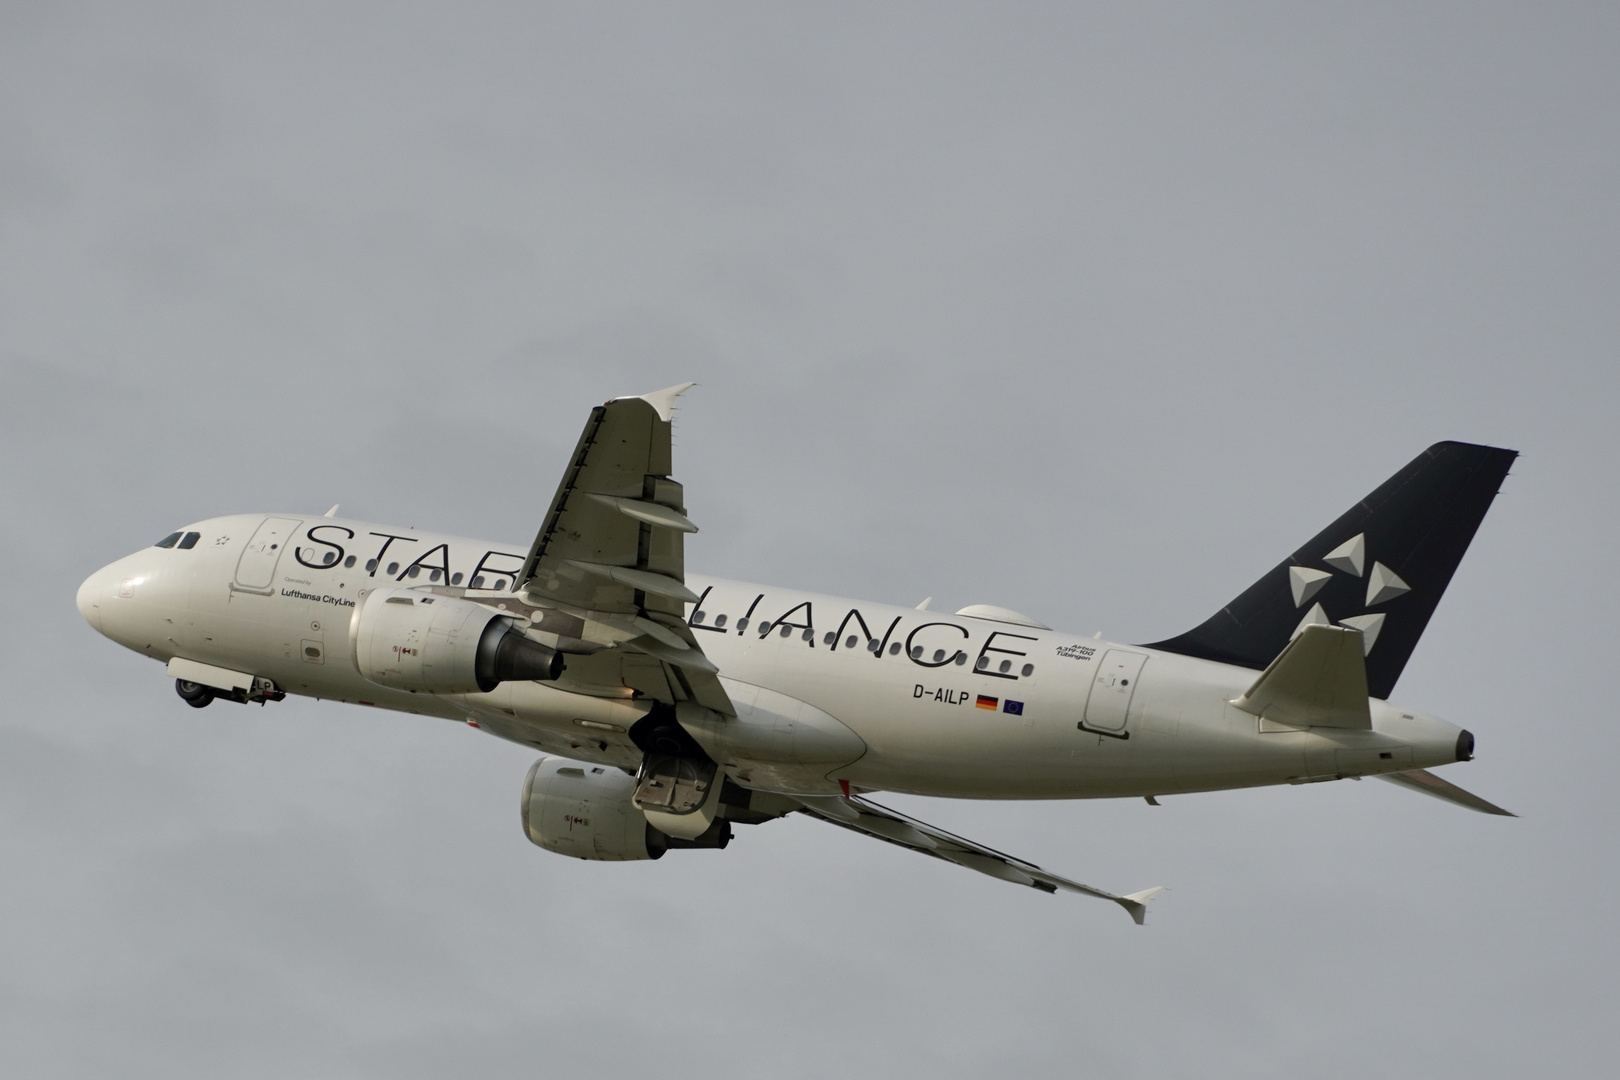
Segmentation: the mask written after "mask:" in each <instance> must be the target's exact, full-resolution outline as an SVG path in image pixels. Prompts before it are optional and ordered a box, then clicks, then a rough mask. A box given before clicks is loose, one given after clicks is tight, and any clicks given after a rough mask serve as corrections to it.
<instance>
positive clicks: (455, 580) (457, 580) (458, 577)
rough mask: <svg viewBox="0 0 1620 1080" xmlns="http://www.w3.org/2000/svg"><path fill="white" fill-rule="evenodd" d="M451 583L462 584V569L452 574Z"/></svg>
mask: <svg viewBox="0 0 1620 1080" xmlns="http://www.w3.org/2000/svg"><path fill="white" fill-rule="evenodd" d="M450 584H452V585H460V584H461V571H460V570H457V571H456V572H455V573H454V574H452V575H451V577H450Z"/></svg>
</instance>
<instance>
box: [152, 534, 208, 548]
mask: <svg viewBox="0 0 1620 1080" xmlns="http://www.w3.org/2000/svg"><path fill="white" fill-rule="evenodd" d="M201 539H202V533H199V532H172V533H170V534H169V535H168V536H165V537H164V538H163V539H161V540H159V541H158V542H157V543H155V544H153V545H152V546H153V547H160V548H179V549H180V550H181V551H189V550H191V549H192V548H194V547H196V546H197V541H198V540H201Z"/></svg>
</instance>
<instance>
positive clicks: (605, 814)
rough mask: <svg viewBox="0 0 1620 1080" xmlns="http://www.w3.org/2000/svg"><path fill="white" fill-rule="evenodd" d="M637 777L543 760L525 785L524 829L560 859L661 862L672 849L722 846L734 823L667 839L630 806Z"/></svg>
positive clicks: (554, 759) (532, 768) (556, 759)
mask: <svg viewBox="0 0 1620 1080" xmlns="http://www.w3.org/2000/svg"><path fill="white" fill-rule="evenodd" d="M635 788H636V779H635V777H633V776H629V775H627V774H626V773H624V772H622V771H620V770H619V769H615V768H611V767H609V766H606V765H589V764H586V763H585V762H581V761H570V760H568V759H567V758H560V757H543V758H541V759H540V760H539V761H536V762H535V763H534V764H533V765H532V766H530V768H529V775H528V778H527V779H525V780H524V781H523V831H524V832H525V833H527V834H528V837H529V839H530V841H532V842H533V843H535V844H537V845H538V846H540V847H543V848H545V849H546V850H547V851H555V852H556V853H557V854H559V855H572V856H573V857H574V858H576V859H598V860H601V861H604V862H630V861H632V860H636V859H658V858H662V857H663V854H664V852H665V851H667V850H669V849H670V848H723V847H725V846H726V845H727V844H729V843H730V842H731V823H730V822H729V821H726V820H725V819H724V818H719V819H716V820H715V822H714V824H712V825H711V826H709V829H708V831H707V832H705V833H704V834H703V835H702V836H699V837H697V838H696V839H695V840H680V839H677V838H675V837H672V836H665V835H664V834H663V833H661V832H659V831H658V830H657V829H655V828H653V827H652V826H651V825H649V824H647V818H646V815H644V814H643V813H642V812H641V811H640V810H638V809H636V807H635V806H634V805H633V804H632V803H631V802H630V796H631V793H632V792H634V791H635Z"/></svg>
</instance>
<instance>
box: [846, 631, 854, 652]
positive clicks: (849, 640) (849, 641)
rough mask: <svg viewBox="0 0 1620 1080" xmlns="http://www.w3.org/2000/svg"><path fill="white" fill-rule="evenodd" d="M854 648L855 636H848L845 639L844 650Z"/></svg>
mask: <svg viewBox="0 0 1620 1080" xmlns="http://www.w3.org/2000/svg"><path fill="white" fill-rule="evenodd" d="M854 647H855V635H854V634H851V635H849V637H848V638H847V639H845V641H844V648H846V649H853V648H854Z"/></svg>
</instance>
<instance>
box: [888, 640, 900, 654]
mask: <svg viewBox="0 0 1620 1080" xmlns="http://www.w3.org/2000/svg"><path fill="white" fill-rule="evenodd" d="M889 655H890V656H899V655H900V643H899V642H898V641H897V642H895V643H894V644H893V645H890V646H889Z"/></svg>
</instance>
